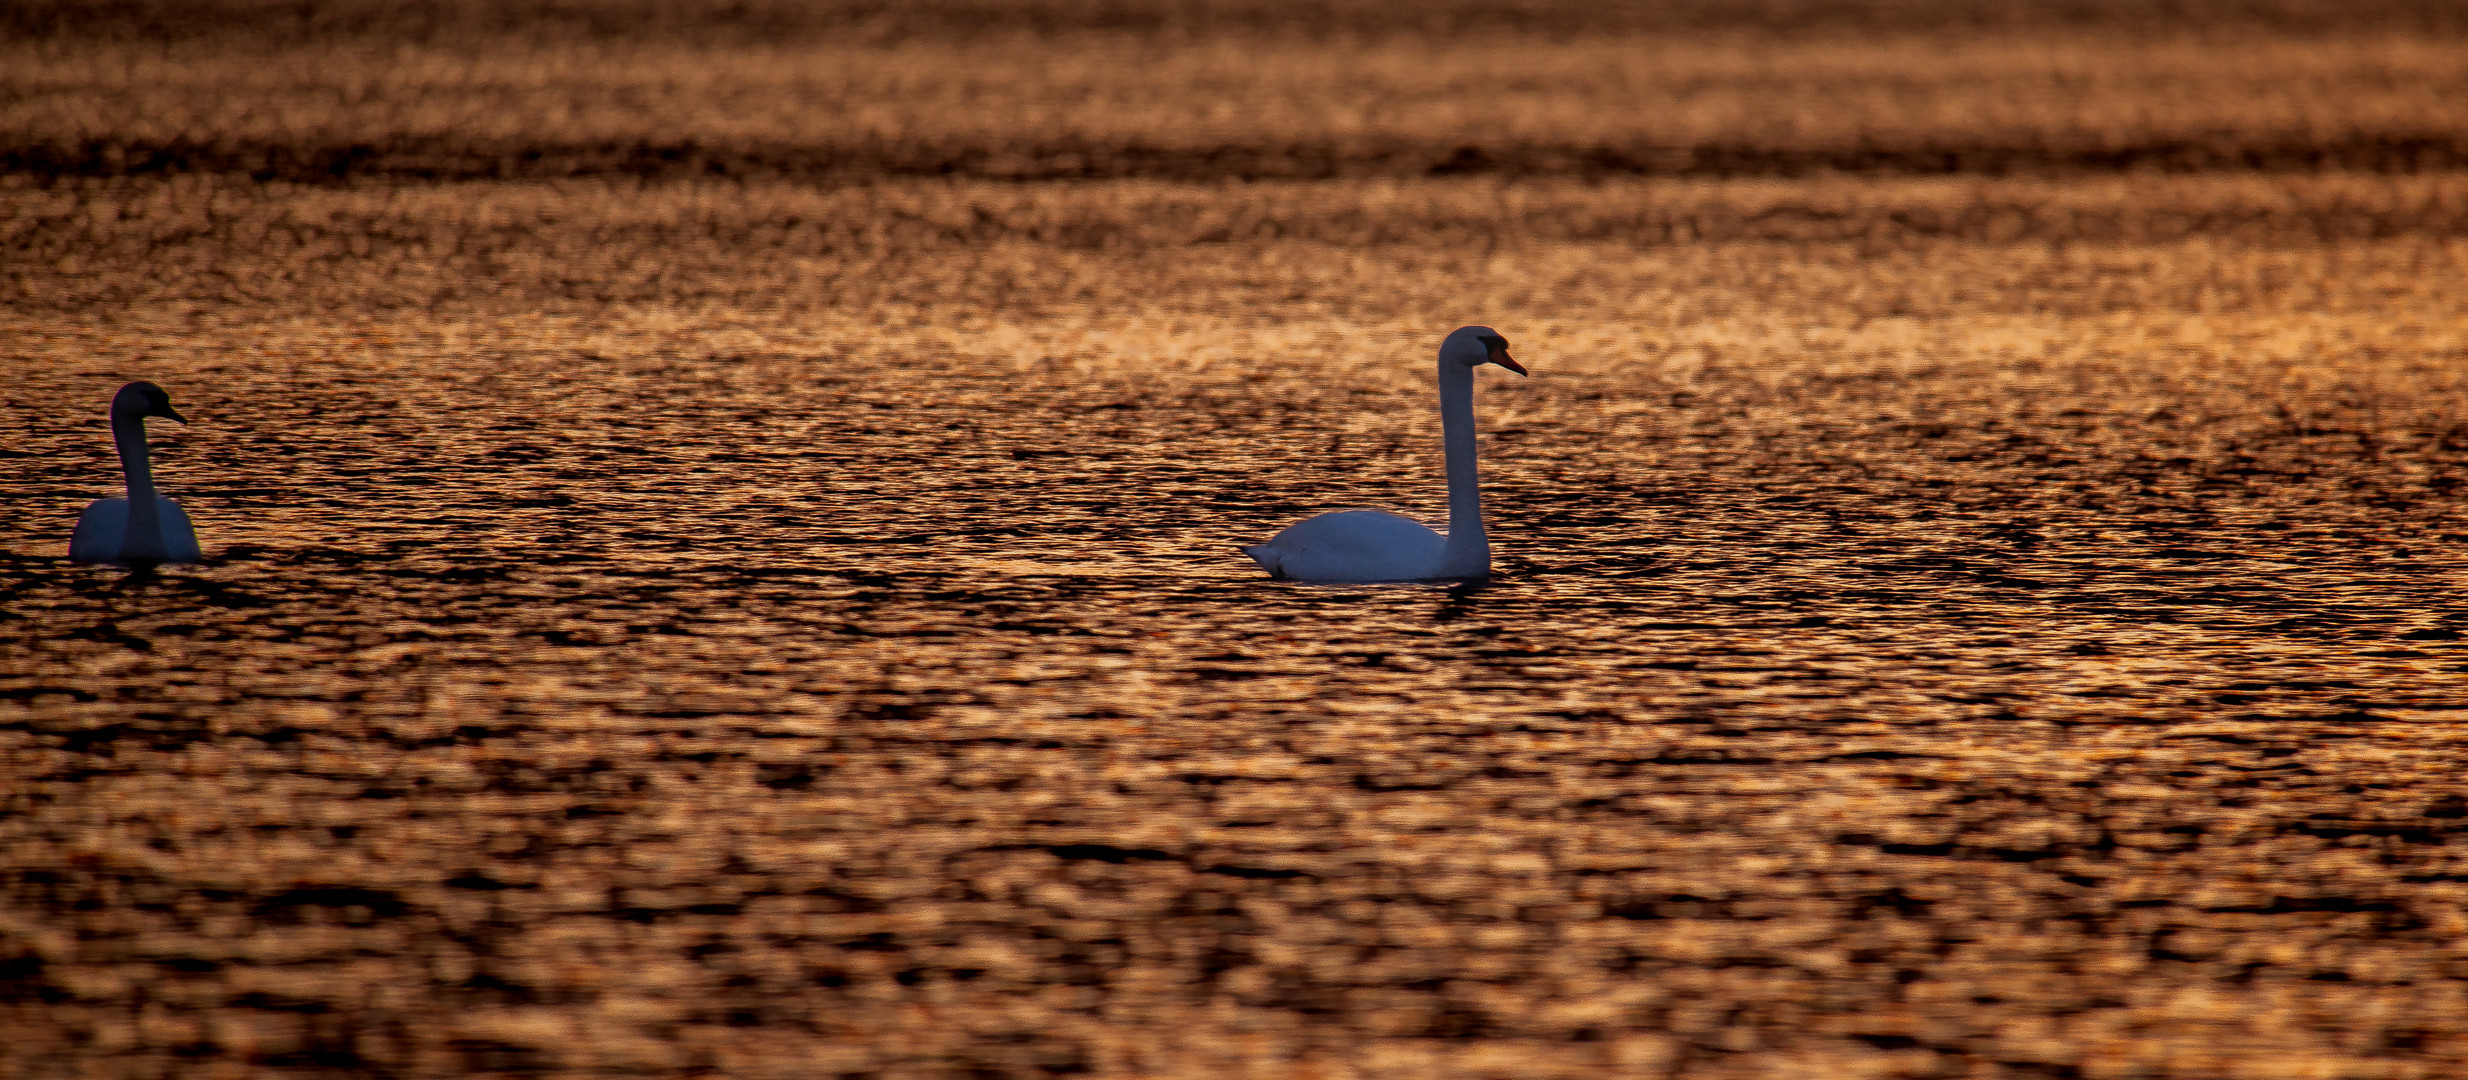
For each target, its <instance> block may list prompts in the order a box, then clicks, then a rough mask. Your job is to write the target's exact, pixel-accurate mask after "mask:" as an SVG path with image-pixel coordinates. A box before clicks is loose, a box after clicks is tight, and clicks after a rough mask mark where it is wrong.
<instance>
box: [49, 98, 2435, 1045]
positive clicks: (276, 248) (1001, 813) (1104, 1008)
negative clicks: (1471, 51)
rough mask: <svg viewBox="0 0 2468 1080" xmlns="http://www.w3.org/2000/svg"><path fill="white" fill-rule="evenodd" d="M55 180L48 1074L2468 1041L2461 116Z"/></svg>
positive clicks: (51, 360) (51, 354)
mask: <svg viewBox="0 0 2468 1080" xmlns="http://www.w3.org/2000/svg"><path fill="white" fill-rule="evenodd" d="M1211 70H1214V69H1213V68H1212V69H1211ZM1229 122H1230V121H1229ZM28 123H31V122H28ZM1451 137H1453V136H1451ZM1227 138H1232V136H1227ZM1134 171H1136V169H1135V170H1134ZM1169 171H1170V170H1169ZM9 176H11V177H12V179H10V180H9V181H8V183H6V184H0V197H4V198H5V199H6V200H7V202H6V205H8V206H9V207H11V208H13V210H14V214H13V217H14V220H15V222H16V224H14V225H11V226H8V228H9V229H12V230H14V231H11V232H9V233H8V234H7V236H8V240H9V243H10V244H11V245H13V246H12V248H11V249H10V250H12V251H15V252H18V253H19V254H21V255H29V256H31V255H40V256H41V261H40V262H39V263H38V262H34V261H28V260H24V259H21V260H19V261H18V262H17V264H16V268H15V269H13V270H11V271H9V274H10V276H9V277H7V279H6V290H7V291H6V294H5V295H6V296H7V298H8V299H9V306H8V307H7V308H6V309H5V312H0V319H5V320H6V321H5V323H0V327H4V329H0V363H5V365H6V366H5V369H4V370H0V464H4V465H5V466H6V471H5V473H4V474H0V500H5V504H6V505H7V506H8V507H9V513H7V514H6V515H0V1021H5V1022H6V1023H7V1025H8V1026H9V1027H10V1028H11V1029H12V1030H14V1031H16V1032H19V1033H21V1034H23V1033H35V1034H32V1035H29V1036H26V1037H22V1038H20V1037H13V1038H10V1039H8V1040H5V1045H0V1065H5V1066H7V1069H8V1070H10V1071H13V1072H14V1073H15V1074H17V1075H27V1076H49V1075H64V1076H65V1075H72V1074H74V1075H175V1074H177V1075H210V1074H214V1073H213V1070H217V1069H223V1070H229V1071H232V1072H234V1073H241V1072H257V1073H265V1072H278V1073H279V1072H286V1071H301V1072H312V1071H354V1072H363V1073H370V1074H380V1075H402V1076H428V1075H447V1074H455V1073H464V1072H493V1073H556V1074H560V1075H578V1076H579V1075H616V1074H641V1073H654V1074H664V1075H665V1074H686V1073H704V1074H717V1075H732V1076H833V1075H965V1074H977V1075H1045V1074H1057V1073H1074V1072H1080V1073H1096V1074H1100V1075H1109V1076H1164V1075H1197V1074H1202V1073H1233V1074H1238V1075H1260V1076H1303V1075H1327V1076H1346V1075H1364V1076H1372V1075H1380V1076H1396V1075H1502V1076H1540V1075H1568V1076H1603V1075H1669V1076H1689V1077H1717V1076H1723V1077H1733V1076H1736V1077H1768V1076H1982V1077H1985V1076H2103V1077H2105V1076H2185V1077H2196V1076H2201V1077H2211V1076H2264V1075H2273V1076H2278V1075H2308V1076H2440V1075H2447V1074H2450V1073H2452V1072H2454V1071H2456V1070H2457V1069H2458V1068H2459V1067H2460V1066H2461V1065H2462V1064H2463V1063H2464V1062H2468V1042H2463V1041H2461V1040H2460V1039H2459V1037H2458V1034H2457V1026H2458V1025H2457V1021H2458V1018H2459V1017H2460V1016H2461V1015H2463V1011H2464V1010H2468V981H2463V979H2464V978H2468V954H2464V953H2463V952H2462V951H2461V949H2462V946H2461V942H2462V941H2463V940H2468V938H2463V932H2468V917H2463V913H2462V911H2463V909H2462V906H2461V905H2462V900H2463V899H2468V893H2464V892H2463V889H2462V885H2461V882H2463V881H2468V855H2464V854H2463V853H2464V852H2468V844H2463V845H2462V846H2458V847H2455V846H2453V844H2454V842H2455V841H2459V840H2461V838H2462V836H2463V834H2468V782H2463V781H2461V780H2460V779H2459V769H2458V763H2459V760H2460V755H2461V753H2462V752H2463V750H2468V723H2464V722H2463V721H2468V717H2464V716H2463V710H2468V646H2463V644H2462V635H2463V633H2468V601H2463V599H2462V596H2463V592H2462V589H2463V586H2468V491H2463V490H2462V485H2463V480H2464V479H2468V386H2463V385H2462V384H2463V381H2468V311H2464V310H2463V299H2462V297H2463V293H2462V292H2461V289H2460V283H2461V282H2462V281H2463V280H2468V275H2464V273H2463V272H2464V271H2468V247H2464V246H2463V245H2462V241H2461V240H2460V237H2461V236H2462V235H2463V234H2464V233H2468V228H2463V224H2462V223H2463V222H2468V209H2463V208H2464V207H2468V179H2464V178H2463V174H2460V173H2457V172H2445V171H2441V170H2439V169H2422V170H2416V171H2406V170H2403V171H2400V172H2396V173H2386V172H2375V173H2355V174H2349V173H2339V172H2336V171H2333V172H2328V173H2308V174H2301V175H2300V174H2281V173H2268V172H2263V173H2256V172H2225V173H2223V172H2200V171H2196V172H2191V173H2185V174H2170V175H2160V174H2151V173H2130V174H2127V173H2120V174H2105V173H2103V174H2096V175H2092V174H2083V173H2078V172H2063V171H2060V172H2058V173H2054V174H2050V175H2045V176H2021V177H1986V176H1968V177H1966V176H1951V177H1912V176H1902V175H1887V174H1877V175H1858V174H1846V175H1828V176H1824V177H1809V176H1760V175H1748V176H1734V177H1720V176H1715V177H1707V176H1686V177H1664V176H1629V177H1616V176H1615V177H1602V176H1576V175H1570V176H1504V175H1497V174H1494V173H1488V172H1480V171H1477V172H1476V174H1475V175H1464V176H1460V175H1453V174H1445V173H1444V174H1442V175H1437V176H1428V177H1425V176H1376V175H1375V176H1357V177H1351V178H1346V177H1338V178H1327V179H1318V180H1310V179H1292V180H1268V181H1260V180H1254V181H1252V182H1235V181H1221V180H1208V179H1192V178H1189V177H1184V176H1179V175H1160V176H1151V177H1145V178H1143V177H1139V176H1127V177H1100V178H1093V179H1092V178H1082V179H1073V180H1056V179H1051V178H1049V179H1044V180H1036V181H1034V182H1021V181H1019V180H1017V179H1016V178H1012V179H985V178H982V177H979V178H955V179H942V178H934V179H921V178H915V177H903V176H896V175H888V174H886V175H882V176H876V177H872V178H870V179H864V180H862V182H858V181H851V182H846V183H842V182H838V181H834V182H829V183H823V182H816V181H814V180H813V179H812V178H811V177H809V178H805V179H794V178H791V179H771V180H765V179H761V178H759V177H757V178H752V179H749V178H746V177H735V178H723V179H695V178H679V177H653V178H650V179H645V178H642V177H624V176H620V177H592V176H566V177H549V178H538V177H534V178H515V179H509V180H488V179H478V178H471V177H451V178H448V179H446V180H436V181H423V180H419V179H418V178H417V177H412V178H409V179H406V178H405V177H399V176H398V177H392V178H379V179H373V180H372V179H362V180H351V179H349V178H345V179H344V180H342V181H338V182H335V183H330V184H316V185H293V184H289V183H286V182H283V181H280V180H267V179H265V178H263V177H256V178H252V177H249V176H245V175H225V174H222V173H217V172H214V171H213V170H212V169H206V168H203V167H201V169H200V171H196V172H178V171H176V170H175V171H174V172H173V173H172V174H170V175H162V176H145V175H140V176H125V177H104V178H91V177H89V178H85V179H78V180H68V181H63V180H58V179H57V178H54V179H51V180H47V181H45V182H41V183H37V182H34V181H33V180H30V179H28V178H27V176H26V175H23V174H19V173H12V174H9ZM1472 321H1482V322H1487V323H1489V324H1491V325H1493V326H1496V327H1498V328H1500V329H1501V330H1502V331H1504V332H1505V333H1506V334H1508V335H1509V337H1510V338H1511V339H1512V341H1513V342H1514V343H1515V347H1516V349H1517V354H1518V356H1519V358H1520V359H1521V360H1523V361H1524V362H1525V363H1526V364H1527V365H1528V366H1529V367H1531V368H1532V369H1533V371H1534V377H1533V378H1531V379H1530V380H1519V379H1516V378H1514V377H1513V376H1509V375H1505V374H1503V373H1500V372H1498V371H1496V370H1486V371H1485V372H1484V373H1483V374H1482V376H1481V378H1480V380H1479V391H1478V392H1479V395H1480V400H1479V404H1478V412H1479V416H1480V421H1481V424H1482V428H1483V432H1484V433H1483V436H1482V454H1483V459H1482V460H1483V471H1484V477H1485V480H1486V482H1487V485H1488V486H1487V489H1486V495H1487V497H1488V499H1489V504H1488V516H1489V521H1490V523H1491V530H1492V535H1493V538H1494V544H1495V548H1496V550H1497V552H1498V567H1497V569H1498V576H1497V577H1496V578H1495V579H1493V580H1492V581H1490V582H1489V583H1487V584H1481V585H1475V584H1459V585H1453V586H1451V585H1444V584H1443V585H1388V586H1376V587H1332V586H1314V585H1299V584H1290V583H1282V582H1272V581H1268V580H1265V579H1264V577H1263V576H1262V575H1261V574H1260V572H1259V571H1258V570H1257V569H1256V568H1254V567H1253V566H1252V565H1251V564H1250V563H1249V561H1248V560H1247V559H1245V558H1243V557H1242V556H1241V555H1240V554H1239V553H1238V552H1237V551H1236V550H1235V545H1237V544H1244V543H1256V542H1258V541H1259V540H1260V539H1262V538H1265V537H1266V536H1268V535H1270V534H1272V533H1274V532H1275V531H1276V530H1277V529H1279V528H1281V527H1283V526H1284V525H1285V524H1288V523H1290V522H1292V521H1294V520H1297V519H1299V518H1301V517H1303V516H1306V515H1309V514H1312V513H1316V512H1319V511H1322V510H1328V509H1336V508H1341V507H1347V506H1361V505H1370V506H1381V507H1387V508H1392V509H1398V510H1402V511H1406V512H1409V513H1416V514H1421V515H1425V516H1428V517H1431V518H1433V519H1435V520H1436V518H1437V517H1438V516H1440V515H1441V513H1442V510H1443V499H1442V493H1441V488H1440V478H1439V473H1440V459H1439V456H1438V430H1437V420H1436V415H1435V413H1434V410H1433V399H1432V389H1431V386H1430V368H1431V359H1430V357H1431V352H1432V349H1433V348H1434V347H1435V345H1436V341H1437V339H1438V337H1439V335H1440V334H1442V333H1444V332H1445V331H1446V330H1448V329H1449V328H1451V327H1453V326H1455V325H1458V324H1459V323H1463V322H1472ZM141 377H142V378H150V379H153V380H155V381H157V382H159V383H161V384H163V385H164V386H166V387H167V388H169V390H170V392H171V394H172V396H173V400H174V401H175V402H176V403H177V404H178V406H179V407H180V409H181V410H182V411H183V412H184V413H185V414H187V415H188V416H189V417H190V418H191V420H192V421H193V422H192V423H191V424H189V425H188V426H186V427H182V426H179V425H173V424H167V423H162V422H157V423H156V425H155V427H154V429H153V436H154V444H155V448H156V471H157V476H158V479H159V480H160V481H161V482H162V483H163V484H164V486H165V488H166V489H167V491H168V492H169V493H170V494H172V495H174V496H175V497H178V498H179V499H181V500H182V502H183V503H184V505H185V506H186V507H187V508H188V510H189V512H190V514H191V516H192V517H194V518H195V520H196V521H197V523H198V528H199V531H200V534H201V537H202V539H203V541H204V545H205V548H206V551H207V553H208V560H207V561H206V562H205V563H203V564H201V565H196V566H181V567H167V568H164V569H162V570H160V571H159V572H151V573H144V572H141V573H130V572H127V571H124V570H120V569H115V568H108V567H95V566H77V565H72V564H69V563H67V562H66V561H65V560H64V559H62V558H61V557H60V556H61V555H62V553H63V552H64V551H65V547H66V543H67V537H68V533H69V530H70V527H71V526H72V524H73V523H74V521H75V518H76V515H77V512H78V509H79V508H80V507H81V506H82V505H83V504H84V503H85V502H86V501H88V500H91V499H95V498H100V497H104V496H107V495H111V494H116V492H117V484H118V480H117V473H116V468H115V465H114V462H113V459H112V457H111V451H110V443H109V440H108V434H107V430H106V427H105V424H104V418H103V408H104V405H105V404H106V402H107V401H108V399H109V396H110V394H111V391H112V390H113V389H114V388H115V387H116V386H117V385H118V384H119V383H120V382H122V381H125V380H127V379H131V378H141Z"/></svg>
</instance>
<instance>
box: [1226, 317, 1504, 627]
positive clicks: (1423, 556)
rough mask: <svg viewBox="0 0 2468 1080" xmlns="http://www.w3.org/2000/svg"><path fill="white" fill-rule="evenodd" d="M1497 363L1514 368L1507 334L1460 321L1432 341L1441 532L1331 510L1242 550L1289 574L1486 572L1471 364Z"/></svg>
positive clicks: (1412, 577)
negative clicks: (1443, 482) (1443, 478)
mask: <svg viewBox="0 0 2468 1080" xmlns="http://www.w3.org/2000/svg"><path fill="white" fill-rule="evenodd" d="M1484 364H1498V365H1499V366H1501V367H1504V368H1507V369H1508V370H1510V371H1514V372H1516V373H1517V374H1519V375H1523V374H1526V370H1525V365H1523V364H1519V363H1518V362H1517V361H1516V360H1514V359H1512V358H1511V357H1510V356H1509V355H1508V339H1507V338H1505V337H1502V336H1501V335H1500V333H1499V331H1497V330H1493V329H1491V328H1490V327H1488V326H1461V327H1458V328H1457V329H1456V330H1454V331H1451V332H1450V333H1449V335H1448V337H1446V338H1444V339H1442V340H1441V342H1440V444H1441V447H1442V449H1444V450H1445V451H1446V452H1447V454H1448V533H1447V535H1441V534H1440V533H1437V532H1434V531H1432V529H1431V527H1430V526H1428V525H1425V524H1423V523H1421V522H1419V521H1415V520H1414V519H1412V518H1407V517H1400V516H1398V515H1396V514H1391V513H1389V512H1387V511H1385V510H1339V511H1335V512H1333V513H1327V514H1321V515H1319V516H1317V517H1311V518H1305V519H1303V520H1301V521H1298V522H1295V523H1294V524H1292V525H1290V526H1287V527H1286V530H1285V531H1284V532H1281V533H1278V534H1277V536H1276V538H1275V539H1272V540H1270V541H1269V542H1267V543H1265V544H1259V545H1256V546H1253V547H1247V548H1244V549H1243V554H1246V555H1249V556H1251V558H1252V560H1253V561H1255V562H1258V563H1259V564H1260V568H1261V569H1263V570H1266V571H1268V573H1269V576H1271V577H1277V578H1289V579H1292V580H1295V581H1427V580H1432V579H1437V578H1479V577H1489V576H1491V539H1490V537H1488V536H1486V535H1485V534H1484V533H1483V505H1482V502H1483V497H1482V484H1481V482H1480V481H1479V480H1478V479H1476V477H1475V475H1474V369H1475V368H1478V367H1481V366H1483V365H1484Z"/></svg>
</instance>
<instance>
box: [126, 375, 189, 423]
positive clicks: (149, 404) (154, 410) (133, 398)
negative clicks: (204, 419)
mask: <svg viewBox="0 0 2468 1080" xmlns="http://www.w3.org/2000/svg"><path fill="white" fill-rule="evenodd" d="M111 415H112V418H113V419H119V418H121V417H128V418H129V419H132V420H143V419H145V418H146V417H149V416H160V417H162V418H163V419H166V420H177V421H179V422H181V423H183V424H185V423H188V422H189V418H188V417H185V416H182V415H180V410H178V409H175V408H172V407H171V395H170V394H166V393H164V392H163V388H162V387H160V386H156V385H154V384H153V383H150V382H143V381H139V382H133V383H130V384H128V385H127V386H123V387H121V388H120V392H119V393H117V394H114V395H112V397H111Z"/></svg>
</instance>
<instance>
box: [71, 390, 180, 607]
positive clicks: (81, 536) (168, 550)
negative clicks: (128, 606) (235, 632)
mask: <svg viewBox="0 0 2468 1080" xmlns="http://www.w3.org/2000/svg"><path fill="white" fill-rule="evenodd" d="M149 416H160V417H164V418H166V419H170V420H177V421H179V422H181V423H183V424H185V423H188V418H187V417H185V416H182V415H180V413H179V411H178V410H176V409H174V408H172V407H171V395H169V394H166V393H164V392H163V388H162V387H160V386H156V385H154V384H153V383H150V382H133V383H130V384H128V385H127V386H123V387H121V388H120V392H119V393H117V394H114V395H112V398H111V441H112V442H113V443H114V444H115V445H117V446H118V447H119V448H120V471H121V472H123V473H125V474H127V476H128V482H129V497H128V498H125V499H97V500H95V502H94V504H93V505H91V506H88V507H86V512H85V513H84V514H81V515H79V516H78V518H77V531H76V532H75V533H73V534H71V535H70V536H69V558H70V559H72V560H75V561H77V562H122V563H161V562H196V561H197V559H198V549H197V529H196V527H195V526H192V525H190V524H189V516H188V515H187V514H185V513H182V512H181V510H180V504H179V503H176V502H173V501H171V500H170V499H166V498H164V497H162V496H161V495H158V494H155V491H154V465H153V462H152V461H151V460H149V459H148V457H147V455H146V418H147V417H149Z"/></svg>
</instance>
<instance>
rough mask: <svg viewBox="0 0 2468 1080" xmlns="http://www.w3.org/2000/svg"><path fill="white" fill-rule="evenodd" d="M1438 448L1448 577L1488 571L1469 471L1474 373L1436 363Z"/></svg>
mask: <svg viewBox="0 0 2468 1080" xmlns="http://www.w3.org/2000/svg"><path fill="white" fill-rule="evenodd" d="M1440 444H1441V449H1442V450H1443V451H1444V452H1445V453H1446V454H1447V458H1448V555H1447V558H1448V563H1449V571H1450V573H1449V576H1452V577H1456V576H1481V575H1484V574H1488V573H1490V572H1491V542H1490V538H1489V537H1487V536H1485V535H1484V533H1483V496H1482V481H1481V479H1480V478H1479V477H1477V476H1476V475H1475V472H1474V369H1473V368H1470V367H1467V366H1466V365H1464V364H1457V363H1451V362H1449V361H1447V360H1442V361H1440Z"/></svg>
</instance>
